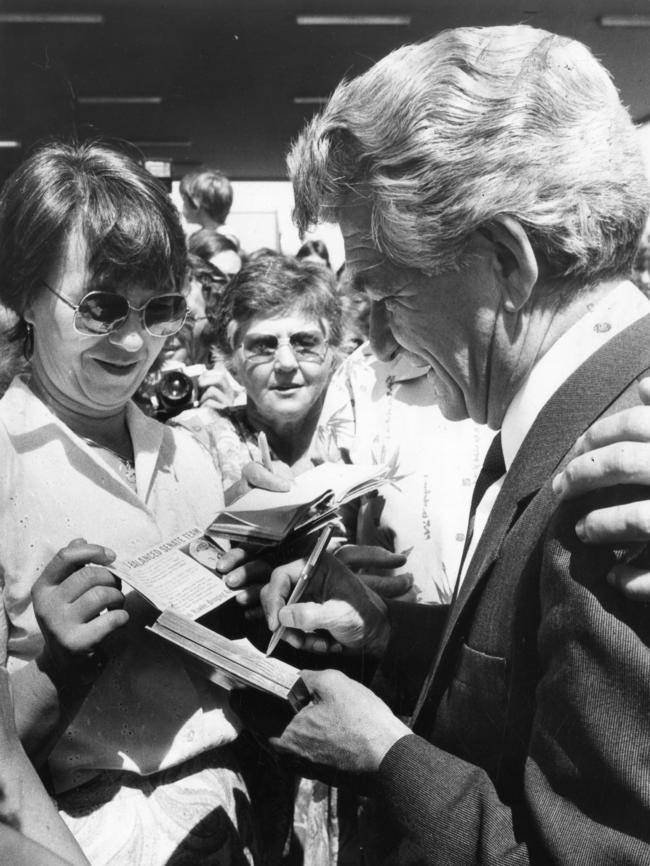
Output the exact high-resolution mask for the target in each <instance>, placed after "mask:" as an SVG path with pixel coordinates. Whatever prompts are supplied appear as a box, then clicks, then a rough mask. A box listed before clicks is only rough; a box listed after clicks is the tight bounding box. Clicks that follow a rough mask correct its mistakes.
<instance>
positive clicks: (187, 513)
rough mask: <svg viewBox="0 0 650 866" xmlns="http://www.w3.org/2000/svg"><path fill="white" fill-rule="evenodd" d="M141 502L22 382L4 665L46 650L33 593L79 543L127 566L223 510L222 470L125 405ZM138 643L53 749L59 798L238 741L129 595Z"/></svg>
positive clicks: (2, 505) (209, 691)
mask: <svg viewBox="0 0 650 866" xmlns="http://www.w3.org/2000/svg"><path fill="white" fill-rule="evenodd" d="M127 423H128V426H129V431H130V433H131V438H132V440H133V446H134V453H135V470H136V491H134V490H133V489H131V487H129V485H128V484H127V483H126V482H125V480H124V479H123V478H122V477H121V476H120V475H119V474H118V473H117V472H114V471H113V470H112V469H111V468H110V467H109V466H108V465H107V464H105V463H104V462H103V461H102V460H101V459H100V458H98V456H97V455H96V454H95V453H94V450H93V448H91V447H88V445H86V443H85V442H84V441H83V440H82V439H80V438H79V437H78V436H76V435H75V434H74V433H72V432H71V431H70V430H69V429H68V428H67V427H66V426H65V425H64V424H63V423H61V422H60V421H59V420H58V419H57V418H56V417H55V416H54V415H53V414H52V413H51V412H50V411H49V409H48V408H47V407H46V406H44V404H43V403H42V402H41V401H40V400H39V399H38V398H37V397H35V396H34V395H33V394H32V392H31V391H30V390H29V388H28V387H27V385H26V384H25V381H24V380H22V379H21V378H17V379H15V380H14V382H13V383H12V384H11V386H10V387H9V389H8V390H7V392H6V394H5V395H4V397H3V398H2V399H1V400H0V478H1V479H2V487H1V489H0V591H1V592H2V598H3V602H4V605H3V608H2V610H0V661H1V662H3V663H5V662H6V664H7V665H8V667H9V669H10V670H13V669H16V668H18V667H19V666H20V665H22V664H25V663H26V662H27V661H29V660H30V659H32V658H34V657H35V656H36V655H37V653H38V652H39V650H40V648H41V646H42V638H41V635H40V632H39V629H38V626H37V624H36V620H35V617H34V612H33V609H32V605H31V600H30V591H31V588H32V585H33V584H34V582H35V581H36V579H37V578H38V576H39V575H40V573H41V571H42V570H43V568H44V566H45V565H46V564H47V563H48V562H49V560H50V559H51V558H52V556H53V555H54V554H55V553H56V552H57V551H58V550H59V548H61V547H63V546H64V545H66V544H68V542H70V541H72V540H73V539H75V538H85V539H86V541H88V542H91V543H97V544H102V545H105V546H107V547H110V548H112V549H113V550H114V551H115V552H116V553H117V555H118V556H130V555H133V554H135V553H136V552H138V551H141V550H143V549H146V548H148V547H151V546H153V545H154V544H157V543H159V542H160V541H162V540H164V539H165V538H167V537H169V536H172V535H175V534H176V533H178V532H179V531H182V530H184V529H187V528H189V527H191V526H194V525H198V526H201V527H203V526H207V525H208V523H209V522H210V520H211V519H212V517H213V516H214V515H215V514H216V512H217V511H219V509H220V508H221V507H222V505H223V492H222V483H221V478H220V475H219V472H218V470H217V469H216V468H215V466H214V463H213V462H212V459H211V457H210V455H209V454H208V452H207V451H206V450H205V448H204V447H203V446H202V445H201V444H200V443H198V442H197V441H196V440H195V439H193V438H192V436H191V435H190V434H189V433H188V432H187V431H185V430H182V429H178V428H177V429H171V428H169V427H165V426H164V425H162V424H159V423H158V422H157V421H154V420H152V419H150V418H147V417H146V416H145V415H144V414H143V413H141V412H140V411H139V409H137V408H136V407H135V406H134V405H132V404H129V406H128V413H127ZM123 591H124V592H125V594H126V595H127V608H128V609H129V612H130V613H131V622H130V625H129V628H130V630H131V634H130V640H129V642H128V645H127V647H126V649H125V650H124V651H122V652H121V654H120V655H118V656H117V657H116V658H114V659H113V660H112V661H111V662H109V664H108V665H107V667H106V668H105V670H104V671H103V673H102V674H101V676H100V677H99V679H98V680H97V681H96V683H95V684H94V686H93V687H92V689H91V691H90V692H89V694H88V696H87V697H86V700H85V702H84V704H83V705H82V707H81V709H80V711H79V713H78V715H77V716H76V718H75V719H74V722H73V723H72V724H71V725H70V727H69V728H68V730H67V731H66V732H65V734H64V735H63V737H62V739H61V740H60V742H59V744H58V745H57V746H56V747H55V749H54V751H53V753H52V755H51V759H50V766H51V770H52V775H53V779H54V783H55V787H56V788H57V790H59V791H62V790H66V789H68V788H71V787H73V786H76V785H78V784H80V783H82V782H84V781H86V780H87V779H89V778H91V777H92V776H94V775H96V773H97V772H98V771H99V770H101V769H120V770H122V769H125V770H131V771H133V772H136V773H139V774H143V775H146V774H149V773H153V772H155V771H157V770H159V769H164V768H166V767H169V766H173V765H175V764H179V763H181V762H182V761H184V760H186V759H188V758H190V757H193V756H195V755H197V754H200V753H201V752H203V751H205V750H207V749H210V748H212V747H214V746H217V745H221V744H225V743H228V742H231V741H232V740H234V739H235V737H236V736H237V733H238V730H239V726H238V720H237V719H236V717H235V716H234V715H233V713H232V712H231V711H230V710H229V708H228V703H227V697H226V693H225V692H223V691H221V690H220V689H218V688H216V687H215V686H213V685H211V684H210V683H208V682H207V681H204V680H202V679H199V678H198V677H197V678H194V677H193V676H192V675H190V674H188V672H187V671H186V669H185V667H184V666H183V664H182V662H181V661H180V660H179V659H178V658H177V657H176V656H175V655H174V654H173V652H172V651H171V650H170V649H169V648H167V647H166V646H164V645H162V643H161V642H160V641H159V640H158V639H156V638H155V637H153V636H152V635H150V634H149V633H147V632H146V631H145V630H144V628H143V621H144V619H145V618H149V619H150V617H151V609H150V608H147V607H146V606H145V605H144V603H143V602H142V600H141V599H140V598H139V596H137V594H136V593H134V592H132V591H129V590H128V588H127V587H126V586H124V587H123Z"/></svg>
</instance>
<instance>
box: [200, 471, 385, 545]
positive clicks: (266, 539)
mask: <svg viewBox="0 0 650 866" xmlns="http://www.w3.org/2000/svg"><path fill="white" fill-rule="evenodd" d="M392 478H393V469H392V468H391V467H389V466H373V465H369V466H360V465H355V464H350V463H321V464H320V466H316V467H314V469H310V470H309V471H308V472H303V473H302V474H301V475H298V476H297V477H296V478H295V479H294V483H293V485H292V487H291V489H290V490H289V491H288V492H286V493H278V492H275V491H270V490H261V489H259V488H254V489H253V490H250V491H249V492H248V493H245V494H244V495H243V496H241V497H240V498H239V499H237V500H236V501H235V502H233V503H232V504H231V505H230V506H229V507H228V508H227V509H225V510H224V511H222V512H220V513H219V514H217V516H216V517H215V519H214V521H213V522H212V523H211V524H210V526H209V527H208V528H207V530H206V531H207V533H208V535H210V536H214V537H216V538H219V537H225V538H228V539H230V540H232V541H234V542H240V543H249V544H278V543H280V542H282V541H285V540H286V539H287V538H288V537H289V536H291V535H292V534H293V533H295V534H301V535H302V534H306V533H307V532H310V531H312V530H314V529H317V528H319V527H320V526H323V525H324V524H325V523H327V522H329V521H331V520H332V519H333V518H334V517H335V516H336V511H337V509H338V508H340V507H341V506H342V505H345V504H346V503H347V502H351V501H352V500H353V499H357V498H358V497H360V496H363V495H364V494H366V493H370V492H372V491H373V490H376V489H377V488H379V487H380V486H381V485H382V484H384V483H385V482H387V481H390V480H391V479H392Z"/></svg>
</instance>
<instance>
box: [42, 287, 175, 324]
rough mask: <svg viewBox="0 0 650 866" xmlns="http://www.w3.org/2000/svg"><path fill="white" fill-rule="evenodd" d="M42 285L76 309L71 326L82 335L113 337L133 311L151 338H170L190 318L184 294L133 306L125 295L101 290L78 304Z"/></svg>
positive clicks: (85, 297) (150, 300) (155, 298)
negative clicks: (109, 335) (114, 332)
mask: <svg viewBox="0 0 650 866" xmlns="http://www.w3.org/2000/svg"><path fill="white" fill-rule="evenodd" d="M43 285H44V286H45V288H46V289H49V290H50V292H52V294H53V295H56V296H57V298H60V299H61V300H62V301H63V302H64V303H65V304H67V305H68V306H69V307H70V308H71V309H73V310H74V318H73V320H72V324H73V325H74V329H75V331H77V332H78V333H79V334H86V335H92V336H102V335H104V334H112V333H113V331H117V330H119V328H121V327H122V325H123V324H124V323H125V322H126V320H127V319H128V317H129V313H130V311H131V310H133V311H134V312H136V313H139V314H140V321H141V322H142V326H143V327H144V329H145V331H146V332H147V333H148V334H151V336H152V337H171V335H172V334H175V333H176V332H177V331H180V329H181V328H182V327H183V324H184V323H185V319H186V318H187V302H186V300H185V298H184V297H183V295H179V294H178V293H175V294H168V295H155V296H154V297H153V298H149V300H148V301H145V303H144V304H143V305H142V306H141V307H134V306H133V305H132V304H130V303H129V302H128V301H127V299H126V298H125V297H124V295H118V294H116V293H115V292H107V291H101V290H99V291H94V292H88V294H87V295H84V296H83V298H82V299H81V300H80V301H79V303H78V304H74V303H73V302H72V301H71V300H70V299H69V298H66V296H65V295H62V294H61V293H60V292H57V291H55V290H54V289H53V288H52V286H49V285H48V284H47V283H46V282H45V280H43Z"/></svg>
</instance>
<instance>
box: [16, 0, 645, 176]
mask: <svg viewBox="0 0 650 866" xmlns="http://www.w3.org/2000/svg"><path fill="white" fill-rule="evenodd" d="M17 11H19V12H30V11H32V12H57V13H74V12H79V11H82V12H85V13H99V14H102V15H103V16H104V19H105V23H104V24H101V25H18V24H0V80H1V81H2V86H1V87H0V138H3V139H4V138H11V139H13V138H16V139H18V140H20V141H21V142H23V145H24V146H25V147H28V146H29V145H30V144H31V143H32V142H34V141H35V140H36V139H38V138H41V137H43V136H46V135H53V134H56V135H75V134H76V135H80V136H85V135H108V136H112V137H123V138H127V139H129V140H132V141H141V142H142V141H148V142H156V141H158V142H161V141H169V142H176V144H167V145H165V144H158V145H156V144H149V145H146V146H144V147H143V150H144V152H145V153H146V155H151V156H158V157H169V158H172V159H174V160H175V163H176V166H177V168H176V170H177V172H182V171H183V170H184V169H185V168H186V167H187V166H188V165H192V164H199V163H201V162H211V163H215V164H218V165H220V166H221V167H222V168H223V169H224V170H225V171H227V172H228V173H230V174H231V176H232V177H233V178H239V179H243V178H277V177H282V176H284V154H285V151H286V148H287V146H288V144H289V142H290V141H291V139H292V138H293V137H294V136H295V135H296V134H297V133H298V131H299V130H300V128H301V127H302V125H303V123H304V121H305V120H306V119H307V118H308V117H309V116H310V115H311V114H312V112H313V110H314V109H313V108H312V107H311V106H297V105H294V103H293V97H294V96H312V97H313V96H325V95H327V94H328V93H329V92H331V90H332V89H333V88H334V87H335V86H336V84H337V82H338V81H339V80H340V79H341V77H342V76H344V75H354V74H357V73H358V72H361V71H363V70H364V69H366V68H367V67H368V66H369V65H370V64H371V63H372V62H374V61H375V60H377V59H379V58H380V57H382V56H383V55H384V54H386V53H387V52H388V51H390V50H391V49H393V48H395V47H398V46H399V45H401V44H403V43H404V42H411V41H414V40H416V39H419V38H424V37H426V36H429V35H431V34H433V33H435V32H437V31H439V30H440V29H442V28H445V27H453V26H459V25H463V24H477V25H487V24H497V23H498V24H507V23H515V22H518V21H526V22H528V23H531V24H534V25H537V26H542V27H546V28H548V29H551V30H556V31H557V32H561V33H565V34H566V35H570V36H575V37H576V38H578V39H582V40H583V41H585V42H586V43H587V44H588V45H590V47H591V48H592V49H593V50H594V51H595V52H596V53H597V54H598V55H599V56H600V57H601V58H602V59H603V61H604V62H605V64H606V65H607V66H608V67H609V68H610V70H611V71H612V72H613V74H614V77H615V80H616V82H617V84H618V86H619V89H620V90H621V93H622V95H623V98H624V100H625V101H626V103H627V104H628V105H630V107H631V110H632V112H633V114H634V115H635V116H636V117H644V116H647V115H648V114H650V63H648V57H649V54H650V52H649V48H650V29H645V30H604V29H602V28H600V27H599V26H598V24H597V22H596V18H597V17H598V16H599V15H602V14H614V13H618V14H623V13H625V14H632V13H637V14H648V12H649V4H648V0H611V2H604V0H545V2H537V3H535V2H532V0H494V2H491V3H489V4H488V3H486V2H484V0H454V2H446V0H438V2H434V0H410V2H405V0H399V2H397V0H392V2H391V0H255V2H254V0H102V2H100V0H84V2H81V0H77V2H72V0H14V2H13V3H11V2H9V0H0V12H17ZM369 12H374V13H396V12H397V13H399V14H410V15H411V16H412V21H411V24H410V26H408V27H373V28H368V27H311V28H306V27H298V26H297V25H296V21H295V19H296V15H297V14H307V13H311V14H314V13H319V14H320V13H338V14H342V13H347V14H353V13H369ZM138 95H140V96H149V95H153V96H160V97H161V98H162V102H161V104H160V105H119V106H110V105H81V104H79V103H78V101H77V100H78V97H87V96H138ZM17 158H18V155H17V154H15V153H12V152H10V151H6V152H5V151H0V174H4V173H6V171H7V170H8V168H9V167H11V165H12V164H14V163H15V161H16V159H17Z"/></svg>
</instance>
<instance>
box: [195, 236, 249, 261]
mask: <svg viewBox="0 0 650 866" xmlns="http://www.w3.org/2000/svg"><path fill="white" fill-rule="evenodd" d="M187 246H188V248H189V251H190V252H191V253H193V255H195V256H200V257H201V258H202V259H205V260H206V261H210V259H211V258H212V256H214V255H216V254H217V253H223V252H226V251H227V252H233V253H237V255H239V254H240V252H239V246H238V245H237V244H236V243H235V241H234V240H233V239H232V238H230V237H228V236H227V235H224V234H222V233H221V232H219V231H217V230H216V229H199V230H198V231H196V232H194V234H192V235H190V237H189V240H188V242H187Z"/></svg>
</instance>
